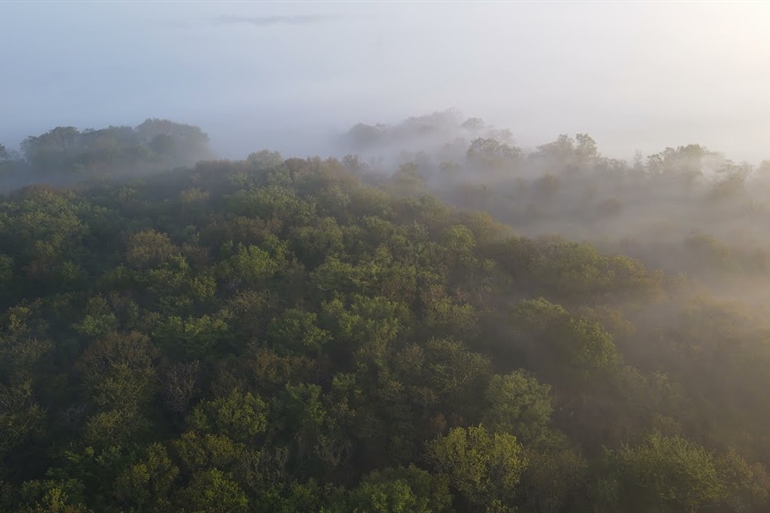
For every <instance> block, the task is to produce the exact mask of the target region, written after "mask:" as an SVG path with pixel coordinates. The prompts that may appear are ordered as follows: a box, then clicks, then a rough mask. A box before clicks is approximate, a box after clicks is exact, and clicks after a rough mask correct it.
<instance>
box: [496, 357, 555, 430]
mask: <svg viewBox="0 0 770 513" xmlns="http://www.w3.org/2000/svg"><path fill="white" fill-rule="evenodd" d="M485 398H486V400H487V410H486V412H485V414H484V425H485V426H487V427H488V428H489V429H491V430H492V431H495V432H506V433H511V434H513V435H516V438H517V439H519V440H521V441H522V442H523V443H525V444H537V443H542V442H544V441H546V440H547V438H548V436H549V431H550V427H549V424H550V421H551V413H553V406H552V400H551V387H550V386H549V385H544V384H541V383H539V382H538V381H537V379H535V378H534V377H532V376H531V375H529V374H528V373H527V372H524V371H522V370H517V371H514V372H512V373H510V374H507V375H505V376H501V375H499V374H497V375H494V376H492V379H491V380H490V383H489V386H488V387H487V390H486V393H485Z"/></svg>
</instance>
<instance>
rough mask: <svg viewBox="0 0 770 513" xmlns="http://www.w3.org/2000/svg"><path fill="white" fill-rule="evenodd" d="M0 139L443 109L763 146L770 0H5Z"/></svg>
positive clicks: (505, 123) (769, 152) (243, 144)
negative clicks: (162, 121) (159, 123)
mask: <svg viewBox="0 0 770 513" xmlns="http://www.w3.org/2000/svg"><path fill="white" fill-rule="evenodd" d="M0 20H2V25H1V28H0V70H2V71H1V72H0V142H2V143H4V144H6V145H8V146H15V145H16V144H18V142H19V141H20V140H21V139H22V138H23V137H25V136H27V135H30V134H38V133H40V132H42V131H46V130H48V129H50V128H53V127H54V126H59V125H73V126H77V127H78V128H81V129H82V128H91V127H100V126H106V125H111V124H112V125H121V124H129V125H136V124H138V123H140V122H141V121H143V120H144V119H145V118H147V117H164V118H169V119H172V120H175V121H180V122H185V123H191V124H195V125H199V126H201V127H202V128H203V129H204V130H205V131H207V132H208V133H209V134H210V136H211V139H212V143H213V146H214V148H215V149H217V150H219V151H220V152H221V153H223V154H225V155H226V156H229V157H238V158H240V157H244V156H245V155H246V154H247V153H248V152H249V151H252V150H258V149H262V148H270V149H278V150H281V151H283V152H284V153H286V154H298V155H302V154H305V153H316V152H323V148H324V144H325V142H326V138H327V137H328V136H329V134H331V133H332V132H333V131H334V130H339V129H342V128H346V127H347V126H349V125H351V124H353V123H356V122H359V121H361V122H366V123H376V122H388V123H396V122H398V121H400V120H401V119H403V118H405V117H408V116H417V115H422V114H428V113H430V112H433V111H436V110H444V109H447V108H450V107H453V108H457V109H460V110H461V111H462V112H463V113H464V114H465V115H467V116H473V117H481V118H483V119H484V120H485V121H487V122H490V123H493V124H495V125H497V126H499V127H501V128H506V127H507V128H510V129H511V131H512V132H513V134H514V137H515V138H516V140H517V141H518V142H519V143H520V144H521V145H523V146H530V145H534V144H541V143H544V142H548V141H550V140H553V139H555V138H556V136H557V135H558V134H560V133H570V134H574V133H576V132H587V133H589V134H590V135H591V136H592V137H594V139H596V141H597V142H598V144H599V147H600V149H601V150H602V151H603V152H604V153H606V154H611V155H612V156H618V157H623V158H630V157H631V156H632V154H633V152H634V150H635V149H639V150H641V151H643V152H644V153H645V154H648V153H653V152H656V151H659V150H662V149H663V148H665V147H666V146H677V145H682V144H688V143H700V144H704V145H706V146H708V147H709V148H710V149H713V150H720V151H724V152H725V153H727V155H728V156H730V157H732V158H734V159H735V160H744V159H745V160H749V161H751V162H754V163H756V162H758V161H759V160H761V159H764V158H769V159H770V2H727V1H725V2H712V3H706V2H700V3H698V2H668V3H663V2H652V1H648V2H631V1H621V0H619V1H605V2H575V1H573V2H476V3H470V2H386V1H375V2H364V1H360V2H341V1H338V2H322V1H319V2H312V3H311V2H256V1H255V2H181V1H178V2H142V1H125V2H120V1H101V2H76V1H67V0H60V1H55V2H54V1H51V2H36V1H34V0H24V1H21V2H8V1H4V0H0Z"/></svg>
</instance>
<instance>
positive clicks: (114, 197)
mask: <svg viewBox="0 0 770 513" xmlns="http://www.w3.org/2000/svg"><path fill="white" fill-rule="evenodd" d="M137 130H138V129H137ZM357 130H358V131H359V132H360V131H362V129H361V127H359V128H358V129H357ZM132 133H134V134H135V133H137V132H132ZM194 133H195V134H202V132H199V131H197V130H196V131H194ZM132 137H133V136H132ZM148 137H149V135H148ZM157 137H159V135H158V134H155V135H152V138H151V139H149V140H150V141H156V143H148V144H155V146H157V152H159V153H162V151H161V149H160V147H161V142H163V141H165V140H166V139H165V138H161V139H162V140H159V139H157ZM196 137H198V136H197V135H196ZM132 140H133V139H132ZM195 140H196V141H198V142H196V143H195V144H201V145H203V143H202V141H203V140H204V138H203V137H202V136H201V137H198V138H197V139H195ZM158 141H159V142H158ZM169 141H170V140H169ZM169 141H167V142H169ZM558 141H561V145H556V146H553V145H551V146H549V145H545V146H543V147H542V148H541V149H539V150H538V151H536V152H533V153H530V154H525V152H523V151H522V150H521V149H517V148H515V147H514V146H513V145H512V143H506V142H503V141H499V140H497V139H494V138H484V137H478V138H476V139H474V141H473V142H472V143H470V144H469V145H468V148H467V150H466V152H465V155H464V160H463V161H461V162H454V163H453V162H450V161H447V160H443V159H442V158H439V157H436V156H435V155H427V156H423V157H419V156H414V155H402V157H401V158H403V159H404V160H405V162H402V163H401V164H400V168H399V169H398V171H396V172H388V173H386V172H385V171H386V170H385V169H378V168H377V167H376V166H374V165H370V164H367V163H366V162H365V161H364V160H362V159H359V158H356V157H347V158H345V159H342V160H337V159H334V158H329V159H321V158H313V159H297V158H289V159H284V158H283V157H282V156H281V155H280V154H277V153H274V152H268V151H263V152H259V153H254V154H252V155H250V156H249V158H248V159H246V160H243V161H225V160H210V161H201V162H198V164H197V165H195V166H193V167H187V168H184V167H182V168H177V169H174V170H172V171H158V170H156V172H154V173H152V174H147V175H145V176H142V177H140V178H135V179H125V173H123V174H122V175H121V176H123V179H122V180H113V179H109V180H106V179H105V180H101V181H99V183H90V184H85V185H72V186H69V187H66V188H65V187H61V188H54V187H52V186H48V185H33V186H29V187H26V188H23V189H19V190H16V191H14V192H12V193H10V194H9V195H8V196H7V197H6V198H4V199H3V201H2V202H1V203H0V283H2V288H0V303H1V305H0V311H1V312H2V314H1V315H0V435H2V436H0V481H1V482H0V488H2V493H0V508H2V510H4V511H24V512H65V511H66V512H68V513H76V512H85V511H98V512H140V511H141V512H156V511H157V512H165V511H187V512H199V511H218V512H238V511H257V512H266V513H267V512H273V511H285V512H291V511H326V512H354V511H358V512H425V513H427V512H448V511H457V512H481V511H483V512H490V513H491V512H512V511H519V512H532V513H546V512H548V513H556V512H565V513H566V512H586V511H595V512H618V511H623V512H630V513H634V512H638V513H648V512H671V513H674V512H677V513H679V512H704V513H706V512H715V513H716V512H720V513H722V512H736V513H737V512H760V511H767V510H768V508H769V507H770V501H768V497H769V494H770V475H768V473H767V470H766V466H767V465H770V435H769V434H768V432H767V428H766V427H767V425H768V422H769V421H770V407H768V404H767V400H766V390H768V388H770V375H768V373H767V372H766V369H767V368H768V365H769V364H770V344H769V343H768V328H770V326H769V325H768V319H769V318H770V317H768V315H767V314H768V312H767V311H766V308H764V306H763V304H762V302H761V301H755V300H750V299H749V298H750V297H753V296H752V294H754V293H757V294H761V292H762V290H760V289H759V288H757V289H754V290H746V289H745V285H744V292H745V294H744V295H743V296H740V297H739V299H741V301H736V300H735V299H734V297H733V298H731V299H728V298H727V296H728V294H727V293H723V292H724V287H723V284H724V283H738V284H746V283H754V284H755V285H756V286H757V287H759V285H761V284H762V283H764V282H763V280H765V279H766V277H765V275H766V272H765V271H766V269H767V267H766V266H767V265H768V264H767V262H769V261H768V257H767V253H766V252H765V251H766V250H765V247H764V242H763V241H762V242H757V243H756V244H753V245H752V244H750V243H749V242H747V241H748V240H749V239H748V235H745V234H739V233H737V232H736V229H735V227H737V226H739V225H740V224H741V223H745V225H746V228H747V230H756V231H757V233H756V234H755V237H756V240H761V235H762V230H763V226H762V225H761V223H760V222H759V220H761V219H763V216H764V215H765V212H766V210H765V205H764V203H762V202H760V201H759V199H758V198H761V193H760V192H759V191H761V188H760V187H759V186H756V187H750V186H747V184H748V183H750V182H748V180H749V178H748V176H749V175H748V172H746V173H743V172H742V171H741V169H742V168H740V166H738V165H736V164H733V163H729V161H726V160H719V161H718V162H721V163H720V164H718V166H722V167H719V168H718V169H721V170H722V171H721V172H719V173H717V172H714V174H713V176H706V175H705V174H704V173H703V171H702V170H703V169H704V167H703V166H705V164H703V165H701V160H698V163H699V164H698V168H697V173H695V172H694V171H693V169H694V168H690V167H686V166H684V167H683V165H684V164H683V163H687V162H693V160H692V159H693V158H696V157H697V159H701V158H704V159H705V158H706V157H707V156H708V155H707V152H706V151H705V149H694V148H689V149H688V148H680V149H672V150H670V151H668V153H666V152H664V153H662V154H661V155H662V156H660V157H654V158H651V159H650V160H649V161H648V162H647V163H642V164H639V166H637V167H634V166H633V165H625V164H624V165H625V167H623V165H621V164H620V163H616V164H617V167H612V166H611V164H612V163H613V161H612V160H611V159H606V158H604V157H602V156H601V155H600V154H599V153H598V151H597V150H596V148H595V145H594V144H593V143H592V141H590V138H588V137H587V136H583V135H582V134H581V136H580V137H579V138H576V140H572V139H569V138H566V139H564V138H562V139H559V140H558ZM558 141H557V142H558ZM570 141H571V143H570ZM31 144H32V143H30V145H31ZM132 144H134V143H132ZM136 144H139V146H140V147H143V146H142V145H144V144H145V143H144V142H141V143H136ZM172 147H178V146H174V145H172V144H171V143H170V142H169V146H168V148H172ZM201 147H202V146H201ZM28 148H29V145H28ZM164 151H165V150H164ZM168 151H169V152H170V151H171V150H170V149H169V150H168ZM699 152H700V153H699ZM32 154H34V152H33V153H30V155H32ZM72 154H73V155H81V156H82V155H83V153H77V152H73V153H72ZM85 154H88V152H85ZM148 155H149V154H148ZM169 155H170V153H169ZM174 155H175V156H173V157H169V163H166V164H163V163H162V162H161V163H158V164H157V167H158V169H160V168H161V167H163V166H165V167H174V166H176V165H188V164H189V162H183V161H179V162H177V160H178V157H179V155H182V156H183V155H184V153H180V154H179V155H176V154H174ZM693 155H695V156H694V157H693ZM41 158H42V157H41ZM56 158H57V159H59V157H56ZM68 158H69V157H68ZM78 158H79V159H80V160H78V159H76V158H75V157H72V158H71V159H70V160H68V161H67V162H76V161H77V162H78V163H81V164H82V161H83V159H82V158H80V157H78ZM115 158H116V159H118V160H120V159H121V158H122V157H115ZM180 158H181V157H180ZM190 158H192V157H190ZM420 158H422V160H420ZM161 160H162V159H161ZM193 160H198V159H197V158H195V159H193ZM171 161H173V165H172V163H170V162H171ZM19 162H22V161H21V160H19ZM46 162H47V161H46ZM55 162H56V163H57V164H56V165H54V166H53V167H54V168H56V169H61V168H60V167H58V163H59V162H61V160H55ZM100 162H101V161H100ZM704 162H705V161H704ZM114 164H115V163H114V162H112V161H105V162H101V163H98V164H94V166H93V168H92V169H91V171H92V172H97V173H98V172H99V170H100V169H102V168H111V167H112V166H114ZM18 165H22V164H18ZM23 165H24V166H32V165H37V166H42V165H43V164H40V163H38V164H34V162H32V161H31V159H30V158H29V156H28V157H27V158H26V160H24V161H23ZM46 165H48V164H46ZM72 165H73V166H74V165H75V164H72ZM132 165H133V164H132ZM136 165H137V166H139V167H141V166H142V163H141V162H140V163H138V164H136ZM656 165H657V166H659V167H658V168H653V166H656ZM73 169H74V168H73ZM77 169H82V168H77ZM655 169H659V171H655ZM682 169H684V171H681V170H682ZM680 171H681V172H680ZM690 171H693V172H692V173H691V174H688V173H689V172H690ZM48 172H58V171H55V170H54V171H50V170H49V171H48ZM73 172H74V171H73ZM752 172H753V171H752ZM688 176H689V177H690V178H687V177H688ZM757 176H759V178H756V180H757V181H756V182H751V183H756V184H761V183H763V182H762V181H761V180H762V178H761V175H757ZM610 177H612V178H613V179H610ZM731 180H732V181H731ZM672 184H674V185H672ZM725 184H727V185H725ZM591 191H593V192H591ZM610 191H612V192H610ZM613 199H614V201H613ZM453 205H454V206H453ZM458 206H459V207H461V208H458ZM640 212H647V213H648V214H649V215H650V216H651V217H653V218H654V219H653V221H654V222H653V223H652V226H653V227H654V226H658V225H656V224H655V223H656V222H661V221H664V220H665V221H668V223H669V225H668V226H669V228H670V231H669V232H663V231H660V230H656V229H654V228H652V229H648V231H646V232H643V231H642V229H641V228H640V227H641V223H637V224H633V225H632V223H630V220H631V219H637V220H638V219H639V215H640ZM736 212H738V213H736ZM707 214H708V215H709V216H712V217H714V218H717V217H718V218H719V223H717V222H714V223H713V224H707V225H706V228H704V229H703V230H702V231H701V232H699V233H695V234H694V233H692V230H694V229H695V228H696V227H699V226H701V225H702V224H703V223H702V221H703V220H704V219H706V218H705V217H704V216H706V215H707ZM624 216H627V217H624ZM570 226H572V227H573V228H570ZM589 227H590V228H591V229H589ZM555 232H561V233H563V234H564V235H565V237H559V236H541V234H545V233H555ZM655 234H659V237H658V238H657V239H656V238H655V237H654V235H655ZM744 236H745V237H747V238H741V237H744ZM731 237H732V238H731ZM723 239H724V240H723ZM653 243H654V244H653ZM655 244H657V245H655ZM698 244H700V245H698ZM720 248H726V249H724V250H722V249H720ZM687 251H689V253H688V252H687ZM720 251H721V252H720ZM731 294H732V296H735V291H732V292H731Z"/></svg>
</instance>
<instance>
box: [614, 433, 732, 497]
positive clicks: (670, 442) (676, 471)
mask: <svg viewBox="0 0 770 513" xmlns="http://www.w3.org/2000/svg"><path fill="white" fill-rule="evenodd" d="M606 458H607V460H608V464H609V466H610V469H611V470H610V472H611V473H610V475H611V476H613V477H614V479H615V480H616V482H617V483H618V501H619V504H618V505H619V507H620V508H621V509H623V510H624V511H629V512H631V511H639V512H642V511H650V510H651V509H653V510H657V511H664V512H668V511H670V512H674V511H687V512H694V511H697V510H698V508H699V507H702V506H704V505H705V504H708V503H709V502H711V501H716V500H719V499H721V498H722V497H723V496H724V493H725V491H724V489H723V485H722V483H721V482H720V480H719V475H718V471H717V467H716V465H715V462H714V458H713V456H712V455H711V454H710V453H709V452H708V451H706V449H704V448H703V447H700V446H698V445H696V444H694V443H693V442H691V441H689V440H686V439H684V438H681V437H677V436H675V437H666V436H662V435H660V434H652V435H650V436H649V437H648V438H647V439H646V440H645V442H644V443H643V444H641V445H639V446H635V447H630V446H624V447H621V448H620V449H618V450H616V451H610V452H609V453H608V454H607V456H606Z"/></svg>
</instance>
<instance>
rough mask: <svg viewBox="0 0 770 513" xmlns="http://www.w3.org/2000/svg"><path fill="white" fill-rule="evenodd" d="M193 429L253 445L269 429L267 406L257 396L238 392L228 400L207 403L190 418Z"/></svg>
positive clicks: (196, 409) (219, 398)
mask: <svg viewBox="0 0 770 513" xmlns="http://www.w3.org/2000/svg"><path fill="white" fill-rule="evenodd" d="M189 422H190V426H191V427H192V428H193V429H196V430H198V431H201V432H204V433H212V434H221V435H226V436H227V437H229V438H230V439H232V440H234V441H243V442H247V441H253V440H254V438H255V437H256V436H257V435H259V434H261V433H264V432H265V430H266V429H267V404H265V402H264V401H263V400H262V399H261V398H260V397H259V396H258V395H257V396H255V395H252V394H251V393H250V392H247V393H243V392H241V391H240V390H237V389H234V390H233V391H232V392H230V394H229V395H228V396H226V397H218V398H216V399H213V400H211V401H203V402H202V403H201V404H199V405H198V406H197V407H196V408H195V409H194V410H193V411H192V413H191V414H190V417H189Z"/></svg>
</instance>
